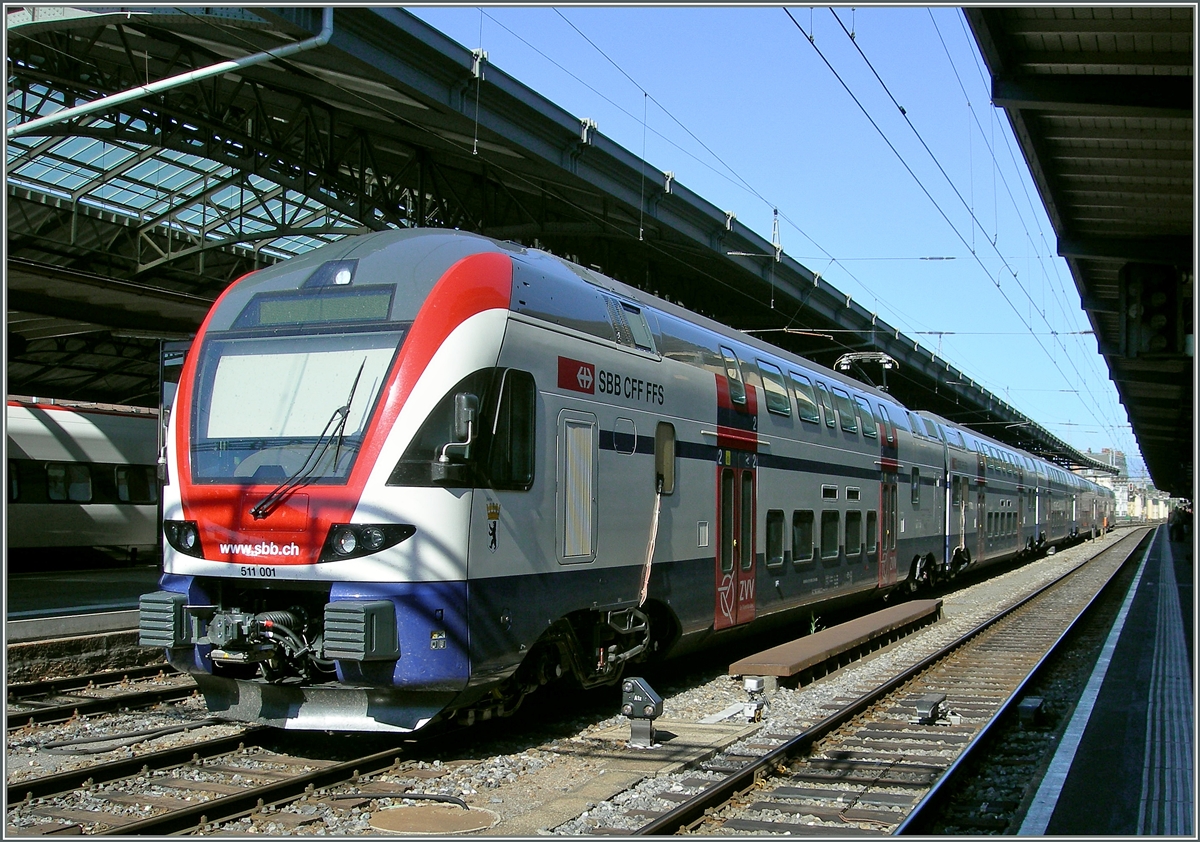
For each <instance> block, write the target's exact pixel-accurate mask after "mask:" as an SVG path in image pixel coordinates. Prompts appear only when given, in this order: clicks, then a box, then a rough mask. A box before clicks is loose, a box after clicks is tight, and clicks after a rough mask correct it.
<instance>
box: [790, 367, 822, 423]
mask: <svg viewBox="0 0 1200 842" xmlns="http://www.w3.org/2000/svg"><path fill="white" fill-rule="evenodd" d="M791 375H792V391H793V392H795V393H796V411H797V412H798V413H799V415H800V420H802V421H811V422H812V423H814V424H820V423H821V413H820V411H819V410H818V409H817V398H816V395H814V394H813V386H812V383H811V382H810V381H809V379H808V378H807V377H805V376H804V375H803V374H797V373H796V372H794V371H793V372H791Z"/></svg>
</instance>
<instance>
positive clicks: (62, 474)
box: [46, 462, 92, 503]
mask: <svg viewBox="0 0 1200 842" xmlns="http://www.w3.org/2000/svg"><path fill="white" fill-rule="evenodd" d="M46 496H47V497H49V498H50V499H51V500H55V501H63V500H68V501H70V502H72V503H88V502H91V499H92V474H91V471H89V470H88V467H87V465H73V464H69V463H65V462H51V463H50V464H49V465H47V466H46Z"/></svg>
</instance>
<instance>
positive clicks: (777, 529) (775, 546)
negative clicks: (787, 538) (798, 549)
mask: <svg viewBox="0 0 1200 842" xmlns="http://www.w3.org/2000/svg"><path fill="white" fill-rule="evenodd" d="M767 564H768V565H769V566H772V567H774V566H776V565H779V564H783V512H782V511H780V510H779V509H771V510H769V511H768V512H767Z"/></svg>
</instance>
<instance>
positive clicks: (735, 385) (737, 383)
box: [720, 345, 746, 403]
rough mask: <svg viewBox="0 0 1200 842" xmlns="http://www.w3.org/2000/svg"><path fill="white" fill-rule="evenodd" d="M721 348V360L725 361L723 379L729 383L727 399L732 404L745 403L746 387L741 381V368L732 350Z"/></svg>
mask: <svg viewBox="0 0 1200 842" xmlns="http://www.w3.org/2000/svg"><path fill="white" fill-rule="evenodd" d="M720 347H721V358H722V359H723V360H724V361H725V378H726V380H728V381H729V399H730V400H731V401H733V402H734V403H745V402H746V387H745V386H744V385H743V380H742V367H741V366H740V365H739V364H738V358H737V355H736V354H734V353H733V351H732V350H730V349H729V348H726V347H725V346H724V345H722V346H720Z"/></svg>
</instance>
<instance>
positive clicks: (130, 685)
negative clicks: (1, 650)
mask: <svg viewBox="0 0 1200 842" xmlns="http://www.w3.org/2000/svg"><path fill="white" fill-rule="evenodd" d="M196 692H197V688H196V683H195V681H194V680H192V678H191V677H190V676H187V675H181V674H180V673H177V672H175V670H173V669H171V667H169V666H165V665H161V664H159V665H153V666H149V667H137V668H133V669H126V670H110V671H106V672H101V673H92V674H89V675H82V676H71V677H69V678H61V679H48V680H44V681H33V682H28V683H23V684H13V685H10V686H9V687H8V705H9V710H8V713H7V716H6V722H5V724H6V728H7V730H8V731H9V732H10V733H11V732H13V731H16V730H19V729H22V728H28V727H29V726H31V725H46V724H51V723H55V722H67V721H69V720H71V719H74V718H77V717H80V716H86V715H89V714H97V713H111V712H113V711H119V710H139V709H144V708H150V707H154V706H155V705H158V704H162V703H164V702H177V701H180V700H181V699H186V698H189V697H190V696H193V695H195V694H196ZM14 706H15V707H17V708H20V709H19V710H13V707H14Z"/></svg>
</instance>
